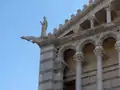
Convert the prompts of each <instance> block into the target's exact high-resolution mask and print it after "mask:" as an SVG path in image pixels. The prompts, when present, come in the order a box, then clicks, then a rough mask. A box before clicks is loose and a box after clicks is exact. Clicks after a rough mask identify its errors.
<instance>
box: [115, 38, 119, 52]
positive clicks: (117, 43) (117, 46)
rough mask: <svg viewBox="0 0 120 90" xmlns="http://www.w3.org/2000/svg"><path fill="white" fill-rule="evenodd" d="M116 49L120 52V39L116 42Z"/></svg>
mask: <svg viewBox="0 0 120 90" xmlns="http://www.w3.org/2000/svg"><path fill="white" fill-rule="evenodd" d="M115 49H116V50H117V51H118V52H120V40H119V41H117V42H116V44H115Z"/></svg>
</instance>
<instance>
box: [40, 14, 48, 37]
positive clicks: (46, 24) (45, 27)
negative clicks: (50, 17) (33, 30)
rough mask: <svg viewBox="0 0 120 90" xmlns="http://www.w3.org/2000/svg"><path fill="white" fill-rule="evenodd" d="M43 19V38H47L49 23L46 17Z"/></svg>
mask: <svg viewBox="0 0 120 90" xmlns="http://www.w3.org/2000/svg"><path fill="white" fill-rule="evenodd" d="M43 19H44V21H43V22H41V21H40V23H41V26H42V32H41V37H45V36H46V31H47V27H48V23H47V20H46V17H45V16H44V17H43Z"/></svg>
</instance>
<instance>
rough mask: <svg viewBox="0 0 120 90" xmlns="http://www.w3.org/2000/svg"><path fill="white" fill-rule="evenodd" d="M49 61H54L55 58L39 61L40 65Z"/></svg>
mask: <svg viewBox="0 0 120 90" xmlns="http://www.w3.org/2000/svg"><path fill="white" fill-rule="evenodd" d="M51 60H53V61H54V60H55V58H47V59H43V60H40V64H43V63H45V62H47V61H51Z"/></svg>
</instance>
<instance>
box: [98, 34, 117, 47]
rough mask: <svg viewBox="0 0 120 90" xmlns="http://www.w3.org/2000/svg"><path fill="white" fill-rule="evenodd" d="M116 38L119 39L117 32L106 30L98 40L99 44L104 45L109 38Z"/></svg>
mask: <svg viewBox="0 0 120 90" xmlns="http://www.w3.org/2000/svg"><path fill="white" fill-rule="evenodd" d="M110 37H111V38H114V39H115V40H116V41H117V34H116V33H115V32H106V33H103V34H102V35H101V36H100V38H99V40H98V44H99V45H103V41H104V40H105V39H107V38H110Z"/></svg>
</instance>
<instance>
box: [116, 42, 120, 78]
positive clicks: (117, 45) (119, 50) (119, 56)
mask: <svg viewBox="0 0 120 90" xmlns="http://www.w3.org/2000/svg"><path fill="white" fill-rule="evenodd" d="M115 48H116V50H117V51H118V68H119V77H120V40H119V41H117V42H116V44H115Z"/></svg>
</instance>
